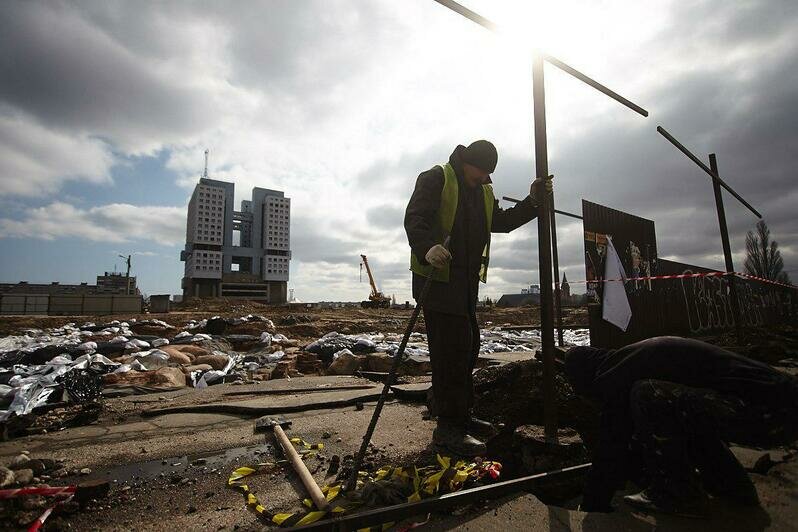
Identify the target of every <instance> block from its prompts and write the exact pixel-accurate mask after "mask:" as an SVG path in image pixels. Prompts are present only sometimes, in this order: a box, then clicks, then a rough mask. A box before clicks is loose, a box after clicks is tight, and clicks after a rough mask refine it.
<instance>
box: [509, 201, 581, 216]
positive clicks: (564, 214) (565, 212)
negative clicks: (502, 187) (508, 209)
mask: <svg viewBox="0 0 798 532" xmlns="http://www.w3.org/2000/svg"><path fill="white" fill-rule="evenodd" d="M502 199H503V200H504V201H512V202H513V203H521V201H523V200H520V199H515V198H511V197H509V196H502ZM552 210H553V211H554V212H555V213H557V214H562V215H563V216H568V217H569V218H576V219H577V220H581V219H582V217H581V216H579V215H578V214H574V213H572V212H567V211H561V210H559V209H552Z"/></svg>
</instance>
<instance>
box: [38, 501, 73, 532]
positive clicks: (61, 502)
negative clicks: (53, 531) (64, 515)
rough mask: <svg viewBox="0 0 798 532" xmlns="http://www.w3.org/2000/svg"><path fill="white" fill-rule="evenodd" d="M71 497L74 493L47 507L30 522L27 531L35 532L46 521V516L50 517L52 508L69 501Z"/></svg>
mask: <svg viewBox="0 0 798 532" xmlns="http://www.w3.org/2000/svg"><path fill="white" fill-rule="evenodd" d="M72 497H74V495H70V496H69V497H67V498H66V499H64V500H62V501H58V502H57V503H55V504H54V505H52V506H50V507H49V508H47V509H46V510H45V511H44V513H43V514H42V515H40V516H39V517H38V518H37V519H36V520H35V521H34V522H33V523H31V525H30V526H29V527H28V532H37V531H38V530H39V529H40V528H41V527H42V526H43V525H44V522H45V521H47V518H48V517H50V514H51V513H53V510H55V509H56V507H57V506H60V505H62V504H66V503H68V502H69V501H71V500H72Z"/></svg>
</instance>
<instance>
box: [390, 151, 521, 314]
mask: <svg viewBox="0 0 798 532" xmlns="http://www.w3.org/2000/svg"><path fill="white" fill-rule="evenodd" d="M464 149H465V147H464V146H462V145H460V146H457V147H456V148H455V149H454V152H452V154H451V156H449V163H450V164H451V165H452V168H453V169H454V172H455V174H457V181H458V183H459V193H458V202H457V213H456V214H455V217H454V224H453V226H452V232H451V235H450V237H451V241H450V244H449V252H450V253H451V254H452V261H451V264H450V270H449V282H448V283H442V282H437V281H433V282H432V285H431V286H430V290H429V293H428V294H427V298H426V301H425V302H424V308H425V309H429V310H432V311H436V312H444V313H447V314H456V315H469V314H472V313H473V312H474V309H475V308H476V302H477V297H478V290H479V267H480V261H481V259H482V250H483V249H484V247H485V244H486V243H487V242H488V240H489V239H490V232H493V233H509V232H510V231H512V230H513V229H516V228H517V227H520V226H521V225H523V224H525V223H527V222H528V221H530V220H532V219H533V218H535V217H536V216H537V207H535V206H534V205H533V203H532V200H531V199H530V198H529V196H527V197H526V198H525V199H524V200H523V201H522V202H520V203H518V204H516V205H515V206H514V207H512V208H510V209H507V210H504V209H502V208H500V207H499V202H498V200H497V201H496V203H495V205H494V207H493V221H492V224H491V229H490V232H489V231H488V229H487V223H486V221H485V203H484V199H483V190H482V187H474V188H470V187H468V186H466V185H465V183H464V182H463V162H462V152H463V150H464ZM443 182H444V176H443V169H442V168H441V167H440V166H435V167H433V168H431V169H430V170H427V171H426V172H423V173H422V174H421V175H419V176H418V179H417V180H416V188H415V190H414V191H413V195H412V196H411V198H410V202H409V203H408V204H407V209H406V210H405V231H406V233H407V240H408V242H409V243H410V248H411V250H412V251H413V253H415V254H416V257H418V259H419V260H420V261H421V263H422V264H427V261H426V259H425V258H424V256H425V255H426V254H427V251H429V249H430V248H431V247H432V246H434V245H435V244H441V242H437V241H435V239H434V236H433V230H432V228H433V226H434V224H435V221H436V219H437V213H438V209H439V208H440V204H441V192H442V190H443ZM425 280H426V279H425V278H424V277H422V276H420V275H416V274H415V273H414V274H413V297H414V298H415V299H416V300H418V297H419V295H420V294H421V289H422V287H423V286H424V281H425Z"/></svg>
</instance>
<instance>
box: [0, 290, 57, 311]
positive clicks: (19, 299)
mask: <svg viewBox="0 0 798 532" xmlns="http://www.w3.org/2000/svg"><path fill="white" fill-rule="evenodd" d="M49 303H50V296H49V295H46V294H45V295H41V294H36V295H17V294H9V295H5V296H2V298H1V299H0V314H6V315H8V314H47V307H48V306H49Z"/></svg>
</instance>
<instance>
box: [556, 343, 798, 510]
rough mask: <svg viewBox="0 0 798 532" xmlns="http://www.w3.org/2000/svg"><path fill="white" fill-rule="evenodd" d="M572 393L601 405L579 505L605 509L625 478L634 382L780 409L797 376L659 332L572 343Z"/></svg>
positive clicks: (792, 395) (796, 387)
mask: <svg viewBox="0 0 798 532" xmlns="http://www.w3.org/2000/svg"><path fill="white" fill-rule="evenodd" d="M565 372H566V374H567V376H568V380H569V382H570V383H571V386H572V387H573V388H574V391H575V392H576V393H578V394H580V395H583V396H586V397H589V398H592V399H594V400H596V401H598V402H599V403H601V406H602V413H601V425H602V427H601V434H600V435H599V443H598V447H597V449H596V452H595V453H594V455H595V457H594V461H593V464H594V465H593V468H592V469H591V472H590V474H589V476H588V483H587V487H586V488H585V497H584V500H583V505H584V506H585V509H587V510H600V509H609V503H610V499H611V498H612V494H613V493H614V492H615V490H616V489H618V488H619V487H620V486H621V485H622V484H623V482H624V481H625V480H626V479H627V478H628V477H629V475H628V471H627V465H628V464H630V463H632V461H630V460H629V455H628V453H629V444H630V441H631V436H632V432H633V429H634V427H633V425H632V417H631V412H630V405H629V396H630V392H631V390H632V387H633V386H634V384H635V383H636V382H638V381H641V380H645V379H656V380H663V381H669V382H674V383H677V384H683V385H685V386H690V387H694V388H707V389H711V390H715V391H717V392H721V393H723V394H729V395H733V396H736V397H739V398H741V399H743V400H744V401H746V402H750V403H751V404H757V405H762V406H772V407H773V408H779V407H780V406H782V405H784V404H785V402H792V401H796V391H798V380H796V379H795V378H794V377H792V376H790V375H787V374H785V373H781V372H779V371H777V370H775V369H773V368H772V367H770V366H768V365H767V364H763V363H761V362H757V361H755V360H751V359H749V358H746V357H744V356H741V355H738V354H736V353H732V352H731V351H727V350H725V349H722V348H720V347H717V346H714V345H711V344H707V343H704V342H701V341H698V340H693V339H689V338H679V337H675V336H662V337H658V338H651V339H648V340H643V341H642V342H637V343H634V344H631V345H627V346H626V347H622V348H620V349H600V348H594V347H574V348H571V349H570V350H569V351H568V354H567V356H566V359H565Z"/></svg>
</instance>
